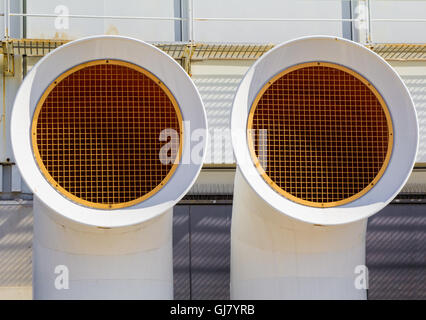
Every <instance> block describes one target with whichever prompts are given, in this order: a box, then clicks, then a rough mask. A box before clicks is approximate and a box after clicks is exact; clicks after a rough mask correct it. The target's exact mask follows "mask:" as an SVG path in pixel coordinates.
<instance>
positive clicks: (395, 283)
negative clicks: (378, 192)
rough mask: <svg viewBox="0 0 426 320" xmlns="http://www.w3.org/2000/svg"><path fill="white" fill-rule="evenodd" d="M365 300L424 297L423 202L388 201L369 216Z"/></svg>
mask: <svg viewBox="0 0 426 320" xmlns="http://www.w3.org/2000/svg"><path fill="white" fill-rule="evenodd" d="M367 266H368V268H369V280H370V281H369V285H370V290H369V292H368V298H369V299H426V205H403V204H392V205H389V206H387V207H386V208H385V209H384V210H382V212H380V213H378V214H377V215H375V216H373V217H372V218H371V219H369V222H368V229H367Z"/></svg>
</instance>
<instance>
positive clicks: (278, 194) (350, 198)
mask: <svg viewBox="0 0 426 320" xmlns="http://www.w3.org/2000/svg"><path fill="white" fill-rule="evenodd" d="M231 122H232V123H231V126H232V132H233V136H232V139H233V147H234V153H235V157H236V159H237V163H238V169H237V174H236V180H235V191H234V208H233V223H232V235H231V248H232V254H231V256H232V258H231V296H232V298H234V299H244V298H255V299H256V298H260V299H262V298H272V299H281V298H284V299H285V298H290V299H292V298H302V299H303V298H304V299H306V298H349V299H352V298H365V290H363V288H362V286H361V288H357V286H356V285H355V282H356V277H357V275H358V274H357V272H358V271H357V270H360V268H363V265H364V264H365V231H366V221H367V218H368V217H369V216H371V215H373V214H375V213H377V212H378V211H380V210H381V209H382V208H383V207H385V206H386V205H387V204H388V203H389V202H390V201H391V200H392V199H393V198H394V197H395V196H396V195H397V194H398V192H399V191H400V190H401V188H402V187H403V185H404V184H405V182H406V180H407V179H408V176H409V174H410V173H411V170H412V167H413V165H414V161H415V157H416V152H417V145H418V125H417V118H416V113H415V109H414V105H413V102H412V99H411V97H410V94H409V92H408V90H407V88H406V87H405V85H404V83H403V82H402V80H401V78H400V77H399V76H398V75H397V73H396V72H395V71H394V70H393V69H392V67H391V66H389V64H387V63H386V62H385V61H384V60H383V59H382V58H380V57H379V56H378V55H376V54H375V53H373V52H372V51H370V50H368V49H366V48H365V47H363V46H362V45H359V44H356V43H354V42H351V41H347V40H344V39H339V38H334V37H323V36H321V37H306V38H300V39H296V40H293V41H290V42H287V43H284V44H282V45H280V46H278V47H276V48H275V49H273V50H271V51H270V52H269V53H267V54H265V55H264V56H263V57H262V58H260V59H259V60H258V61H257V62H256V63H255V64H254V65H253V66H252V67H251V68H250V70H249V71H248V72H247V74H246V76H245V77H244V79H243V81H242V83H241V85H240V88H239V89H238V92H237V94H236V97H235V100H234V106H233V113H232V120H231ZM358 287H359V286H358Z"/></svg>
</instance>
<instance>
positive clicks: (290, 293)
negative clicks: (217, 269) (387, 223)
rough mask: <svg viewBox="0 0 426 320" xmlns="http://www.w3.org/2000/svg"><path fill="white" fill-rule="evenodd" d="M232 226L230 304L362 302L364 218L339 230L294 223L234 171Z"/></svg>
mask: <svg viewBox="0 0 426 320" xmlns="http://www.w3.org/2000/svg"><path fill="white" fill-rule="evenodd" d="M234 190H235V191H234V201H233V208H232V226H231V234H232V241H231V298H232V299H365V298H366V291H365V290H363V288H357V287H356V286H355V281H356V277H357V276H358V274H357V272H356V271H357V269H356V268H357V266H362V265H364V264H365V232H366V228H367V219H363V220H360V221H357V222H352V223H349V224H344V225H337V226H322V225H313V224H308V223H305V222H301V221H298V220H296V219H293V218H290V217H288V216H284V215H282V214H281V213H280V212H278V211H277V210H275V209H274V208H272V207H270V206H269V205H268V204H266V203H265V201H264V200H263V199H262V198H260V197H259V196H258V195H257V194H256V193H255V192H254V191H253V189H252V188H251V187H250V186H249V185H248V184H247V182H246V181H245V180H244V178H243V177H242V176H241V172H240V171H239V170H238V169H237V172H236V176H235V189H234Z"/></svg>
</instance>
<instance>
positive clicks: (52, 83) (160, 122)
mask: <svg viewBox="0 0 426 320" xmlns="http://www.w3.org/2000/svg"><path fill="white" fill-rule="evenodd" d="M11 128H12V129H11V130H12V145H13V150H14V154H15V158H16V162H17V165H18V167H19V169H20V171H21V174H22V176H23V178H24V179H25V181H26V182H27V184H28V186H29V187H30V188H31V189H32V191H33V192H34V217H35V222H34V259H33V264H34V270H33V275H34V276H33V281H34V297H35V298H41V299H45V298H56V299H58V298H59V299H60V298H76V299H81V298H131V299H140V298H148V299H155V298H172V297H173V281H172V280H173V277H172V244H171V239H172V220H171V219H172V209H173V206H174V205H175V204H176V203H177V202H178V201H179V200H180V199H181V198H182V197H183V196H184V195H185V193H186V192H187V191H188V190H189V188H190V187H191V186H192V184H193V183H194V181H195V179H196V177H197V176H198V174H199V172H200V170H201V166H202V159H203V157H204V149H205V148H204V144H205V140H203V141H197V142H196V143H194V146H196V147H197V150H198V151H200V150H201V152H200V153H199V154H197V156H198V158H197V159H198V160H197V159H195V161H193V160H194V159H193V157H191V151H192V150H191V141H190V140H191V136H192V134H193V133H194V132H195V131H197V130H203V132H206V131H205V129H206V116H205V110H204V106H203V104H202V101H201V99H200V96H199V94H198V91H197V89H196V88H195V86H194V84H193V82H192V81H191V79H190V78H189V76H188V75H187V74H186V73H185V71H184V70H183V69H182V68H181V67H180V66H179V65H178V64H177V63H176V61H174V60H173V59H172V58H171V57H169V56H168V55H166V54H165V53H164V52H162V51H160V50H159V49H157V48H155V47H153V46H151V45H149V44H147V43H144V42H142V41H138V40H135V39H129V38H124V37H115V36H114V37H113V36H98V37H90V38H85V39H81V40H78V41H73V42H71V43H68V44H66V45H64V46H62V47H60V48H58V49H57V50H55V51H53V52H52V53H50V54H49V55H47V56H46V57H44V58H43V59H42V60H41V61H40V62H39V63H38V64H37V65H35V66H34V68H33V69H32V70H31V72H30V73H29V74H28V75H27V76H26V78H25V80H24V82H23V83H22V85H21V88H20V90H19V92H18V95H17V97H16V101H15V105H14V110H13V115H12V122H11ZM197 137H199V135H197ZM200 145H201V147H200ZM55 270H56V271H57V272H56V271H55ZM58 270H59V271H58ZM64 270H65V271H64ZM55 272H56V273H55ZM63 272H65V274H62V273H63ZM67 281H68V282H67ZM64 282H67V283H64Z"/></svg>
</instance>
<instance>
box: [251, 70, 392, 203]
mask: <svg viewBox="0 0 426 320" xmlns="http://www.w3.org/2000/svg"><path fill="white" fill-rule="evenodd" d="M247 138H248V145H249V150H250V153H251V157H252V160H253V162H254V164H255V166H256V168H257V170H258V172H259V173H260V174H261V175H262V177H263V179H264V180H265V181H266V182H267V183H268V184H269V185H270V186H271V187H272V188H273V189H274V190H275V191H276V192H278V193H279V194H281V195H283V196H285V197H286V198H288V199H290V200H292V201H294V202H297V203H300V204H303V205H307V206H312V207H334V206H339V205H343V204H345V203H348V202H351V201H353V200H355V199H358V198H360V197H361V196H362V195H363V194H365V193H366V192H368V191H369V190H370V189H371V188H373V186H374V185H375V184H376V183H377V182H378V180H379V179H380V178H381V177H382V175H383V173H384V172H385V170H386V168H387V166H388V163H389V160H390V156H391V154H392V148H393V125H392V120H391V116H390V113H389V110H388V107H387V105H386V103H385V101H384V99H383V98H382V96H381V95H380V93H379V92H378V91H377V90H376V88H375V87H374V86H373V85H372V84H371V83H370V82H369V81H368V80H367V79H365V78H364V77H363V76H361V75H360V74H358V73H357V72H355V71H353V70H351V69H349V68H346V67H344V66H342V65H339V64H334V63H328V62H309V63H301V64H298V65H295V66H292V67H290V68H287V69H285V70H284V71H282V72H280V73H279V74H278V75H276V76H275V77H273V78H272V79H271V80H270V81H268V82H267V83H266V84H265V85H264V86H263V88H262V89H261V90H260V91H259V93H258V94H257V96H256V98H255V99H254V102H253V104H252V106H251V109H250V113H249V117H248V123H247Z"/></svg>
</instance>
